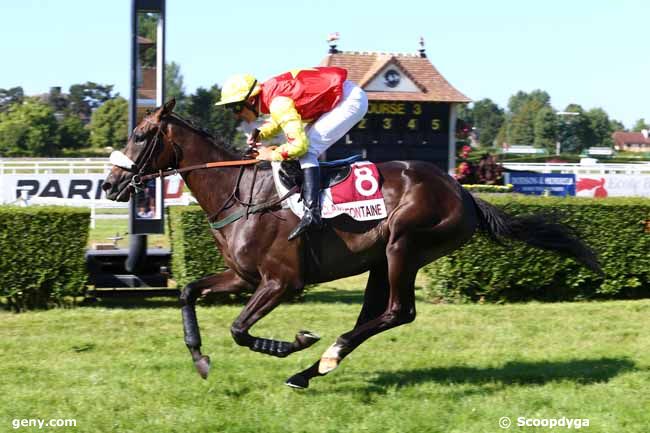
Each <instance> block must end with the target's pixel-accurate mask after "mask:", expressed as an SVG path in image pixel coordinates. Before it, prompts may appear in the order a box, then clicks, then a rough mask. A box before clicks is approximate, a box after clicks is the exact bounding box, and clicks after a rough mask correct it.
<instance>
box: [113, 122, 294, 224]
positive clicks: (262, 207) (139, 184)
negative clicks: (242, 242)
mask: <svg viewBox="0 0 650 433" xmlns="http://www.w3.org/2000/svg"><path fill="white" fill-rule="evenodd" d="M144 120H145V121H146V122H147V123H149V124H150V125H154V127H155V128H157V129H156V133H155V135H154V137H153V139H150V140H147V141H146V142H145V148H144V150H143V152H141V153H140V154H139V155H138V157H137V158H136V160H135V162H133V161H131V160H130V159H129V158H128V157H127V156H126V155H124V154H123V153H122V152H114V153H113V154H112V155H111V162H112V163H113V165H116V166H118V167H120V168H122V169H123V170H126V171H128V172H131V173H134V174H133V176H132V178H131V181H130V183H129V186H131V187H132V188H133V189H134V190H135V192H136V193H137V192H139V191H142V190H143V189H144V182H145V181H148V180H150V179H155V178H158V177H160V178H164V177H166V176H170V175H173V174H180V173H186V172H189V171H193V170H201V169H205V168H216V167H239V175H238V176H237V179H236V181H235V185H234V188H233V191H232V193H231V194H230V196H229V198H228V199H227V200H226V202H225V203H224V205H223V206H222V207H221V208H220V209H219V211H218V212H216V213H214V214H212V215H209V216H208V220H209V221H210V222H211V226H212V228H213V229H216V230H219V229H221V228H223V227H225V226H226V225H228V224H230V223H232V222H234V221H236V220H238V219H239V218H241V217H243V216H245V217H246V218H248V216H249V215H251V214H255V213H258V212H262V211H266V210H270V209H273V208H275V207H276V206H278V205H279V204H280V203H282V202H283V201H284V200H286V199H287V198H288V197H289V196H291V195H293V194H295V193H297V192H298V187H297V186H294V187H293V188H291V189H290V190H289V191H288V192H287V193H286V194H285V195H284V196H282V197H279V198H277V199H273V200H270V201H268V202H264V203H253V187H254V185H255V179H256V176H257V169H258V166H255V170H254V171H253V180H252V182H251V187H250V191H249V199H248V201H245V200H243V199H241V198H240V197H239V184H240V182H241V179H242V176H243V174H244V166H246V165H253V164H257V163H259V162H261V161H260V160H257V159H242V160H236V161H215V162H206V163H204V164H197V165H191V166H189V167H183V168H178V166H179V163H180V160H181V156H180V155H182V148H181V147H180V146H179V145H178V144H176V143H175V142H174V141H173V140H171V139H170V138H169V137H168V136H167V135H166V134H165V132H164V130H163V122H162V119H161V121H160V123H159V124H156V123H154V122H152V121H151V120H149V119H147V118H145V119H144ZM180 120H182V119H180ZM165 139H166V140H167V141H168V142H169V143H171V145H172V149H173V150H174V163H173V164H172V166H170V167H169V168H168V169H167V170H162V169H161V170H158V171H152V172H150V173H147V172H146V169H147V167H148V166H149V165H151V161H152V160H153V158H154V157H155V155H156V150H157V149H158V147H159V146H158V143H160V142H161V141H164V140H165ZM253 151H254V148H251V149H249V151H248V152H247V154H246V155H245V156H248V157H249V158H250V157H252V156H253V154H252V153H251V152H253ZM116 153H117V154H119V158H118V159H120V158H122V159H120V161H121V162H120V161H117V160H114V159H113V155H114V154H116ZM235 204H240V205H242V206H243V208H244V209H243V210H241V211H238V212H234V213H232V214H231V215H229V216H228V217H226V218H224V219H222V220H221V221H217V222H214V223H213V221H214V220H215V219H217V218H218V217H219V215H220V214H221V213H222V212H223V211H225V210H227V209H229V208H231V207H232V206H233V205H235ZM271 213H272V214H273V215H274V216H276V217H278V218H281V217H279V216H277V215H275V214H274V213H273V212H272V211H271ZM281 219H282V218H281Z"/></svg>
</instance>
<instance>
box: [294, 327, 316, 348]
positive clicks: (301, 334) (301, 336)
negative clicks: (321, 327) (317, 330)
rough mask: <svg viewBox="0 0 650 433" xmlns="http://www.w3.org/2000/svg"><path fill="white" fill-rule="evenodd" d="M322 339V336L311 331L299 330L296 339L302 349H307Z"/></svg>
mask: <svg viewBox="0 0 650 433" xmlns="http://www.w3.org/2000/svg"><path fill="white" fill-rule="evenodd" d="M318 340H320V336H318V335H317V334H314V333H313V332H309V331H298V333H297V334H296V341H297V342H298V343H299V344H300V347H301V348H302V349H306V348H308V347H310V346H311V345H313V344H314V343H316V342H317V341H318Z"/></svg>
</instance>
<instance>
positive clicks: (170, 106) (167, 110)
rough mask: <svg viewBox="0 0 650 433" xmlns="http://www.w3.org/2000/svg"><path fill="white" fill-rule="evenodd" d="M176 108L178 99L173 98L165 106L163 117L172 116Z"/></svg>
mask: <svg viewBox="0 0 650 433" xmlns="http://www.w3.org/2000/svg"><path fill="white" fill-rule="evenodd" d="M175 106H176V98H172V99H170V100H169V101H167V102H166V103H165V105H163V109H162V115H163V116H165V115H167V114H171V113H172V111H174V107H175Z"/></svg>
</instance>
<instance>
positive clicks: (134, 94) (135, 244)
mask: <svg viewBox="0 0 650 433" xmlns="http://www.w3.org/2000/svg"><path fill="white" fill-rule="evenodd" d="M137 98H138V1H137V0H131V94H130V98H129V134H130V133H131V131H133V128H135V126H136V116H137V109H138V104H137V101H138V99H137ZM131 200H135V195H134V194H131ZM134 211H135V206H129V213H130V215H129V218H130V219H131V220H133V218H134V217H135V216H134V215H133V212H134ZM146 257H147V235H134V234H129V255H128V257H127V258H126V263H125V265H124V267H125V268H126V271H127V272H136V271H137V270H138V269H139V268H141V266H142V264H143V262H144V261H145V259H146Z"/></svg>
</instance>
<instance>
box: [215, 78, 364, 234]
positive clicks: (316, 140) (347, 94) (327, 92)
mask: <svg viewBox="0 0 650 433" xmlns="http://www.w3.org/2000/svg"><path fill="white" fill-rule="evenodd" d="M346 77H347V71H346V70H345V69H342V68H336V67H316V68H309V69H296V70H292V71H289V72H286V73H284V74H281V75H278V76H276V77H273V78H271V79H270V80H268V81H266V82H264V83H258V82H257V80H256V79H255V77H253V76H252V75H249V74H241V75H235V76H233V77H230V78H229V79H228V80H226V82H225V83H224V85H223V89H222V93H221V101H219V102H217V104H216V105H224V106H225V107H226V108H229V109H231V110H232V111H233V112H234V113H235V114H236V116H237V118H238V119H240V120H244V121H246V122H249V123H250V122H254V121H255V120H256V119H257V118H258V117H259V116H260V114H270V117H269V118H268V120H267V121H266V122H265V123H264V124H263V125H262V126H261V127H260V128H259V129H256V130H255V131H254V132H253V134H251V136H250V137H249V138H248V144H249V145H251V146H256V145H257V144H258V143H257V141H258V140H259V141H261V140H268V139H269V138H272V137H274V136H275V135H277V134H279V133H280V132H284V135H285V136H286V139H287V142H286V143H284V144H283V145H281V146H269V147H260V148H258V155H257V159H260V160H267V161H285V160H292V159H297V160H298V161H299V162H300V168H301V169H302V171H303V176H304V181H303V185H302V200H303V205H304V207H305V213H304V215H303V217H302V220H301V221H300V224H298V226H297V227H296V228H295V229H294V230H293V231H292V232H291V234H290V235H289V240H292V239H294V238H296V237H298V236H300V235H301V234H302V233H304V232H305V231H307V230H308V229H309V228H310V227H314V228H320V227H321V226H322V222H321V215H320V166H319V163H318V157H319V156H320V155H321V154H322V153H323V152H325V150H326V149H327V148H328V147H330V146H331V145H332V144H334V143H335V142H337V141H338V140H339V139H341V138H342V137H343V136H344V135H345V134H346V133H347V132H348V131H349V130H350V129H352V127H353V126H354V125H356V124H357V122H359V121H360V120H361V119H362V118H363V116H364V115H365V114H366V111H367V110H368V98H367V97H366V94H365V92H364V91H363V90H362V89H361V88H360V87H359V86H357V85H356V84H354V83H352V82H351V81H347V80H346Z"/></svg>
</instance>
